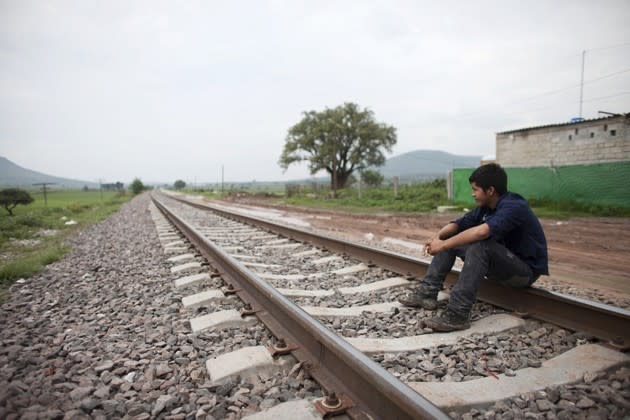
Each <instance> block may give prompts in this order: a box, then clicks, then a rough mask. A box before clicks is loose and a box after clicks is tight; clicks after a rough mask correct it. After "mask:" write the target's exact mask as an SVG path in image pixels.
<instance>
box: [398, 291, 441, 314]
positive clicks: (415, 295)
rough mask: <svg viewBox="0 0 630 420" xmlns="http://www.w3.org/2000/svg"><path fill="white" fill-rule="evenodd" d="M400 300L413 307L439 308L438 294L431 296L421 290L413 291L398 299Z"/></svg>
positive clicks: (430, 309)
mask: <svg viewBox="0 0 630 420" xmlns="http://www.w3.org/2000/svg"><path fill="white" fill-rule="evenodd" d="M398 302H400V303H402V304H403V305H405V306H410V307H412V308H424V309H427V310H429V311H434V310H436V309H437V306H438V303H437V296H429V295H425V294H423V293H420V292H411V293H409V294H407V295H406V296H403V297H401V298H400V299H398Z"/></svg>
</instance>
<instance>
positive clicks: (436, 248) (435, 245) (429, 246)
mask: <svg viewBox="0 0 630 420" xmlns="http://www.w3.org/2000/svg"><path fill="white" fill-rule="evenodd" d="M444 249H446V248H445V244H444V241H442V240H440V239H439V238H436V237H433V238H431V239H429V240H428V241H427V242H426V244H425V246H424V251H425V252H426V253H427V254H429V255H435V254H437V253H438V252H442V251H444Z"/></svg>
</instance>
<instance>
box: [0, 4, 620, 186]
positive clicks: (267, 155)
mask: <svg viewBox="0 0 630 420" xmlns="http://www.w3.org/2000/svg"><path fill="white" fill-rule="evenodd" d="M628 22H630V1H628V0H620V1H605V0H602V1H591V0H588V1H579V0H577V1H576V0H573V1H546V0H545V1H527V2H524V1H518V2H517V1H481V2H479V1H476V2H467V1H440V2H436V1H426V2H420V1H354V2H350V1H335V2H332V1H322V0H319V1H306V2H302V1H267V2H265V1H249V2H246V1H223V2H218V1H170V2H158V1H153V0H151V1H148V0H147V1H130V0H124V1H84V0H80V1H43V0H36V1H25V0H15V1H6V0H0V156H5V157H7V158H8V159H10V160H12V161H14V162H16V163H18V164H19V165H22V166H24V167H27V168H29V169H34V170H38V171H41V172H45V173H48V174H51V175H56V176H64V177H71V178H78V179H83V180H89V181H91V180H97V179H99V178H102V179H105V180H107V181H117V180H121V181H124V182H128V181H130V180H131V179H133V178H134V177H136V176H137V177H140V178H141V179H142V180H144V181H158V180H159V181H166V182H173V181H174V180H175V179H177V178H182V179H184V180H187V181H194V180H197V182H205V181H210V182H216V181H217V180H218V179H219V178H220V168H221V165H224V166H225V178H226V180H231V181H251V180H254V179H255V180H258V181H262V180H282V179H292V178H298V177H303V176H308V171H307V169H306V166H299V167H294V168H291V169H289V170H288V171H287V172H286V173H283V172H282V169H281V168H280V167H279V166H278V164H277V161H278V157H279V156H280V153H281V151H282V148H283V145H284V141H285V136H286V133H287V129H288V128H289V127H290V126H291V125H293V124H295V123H297V122H298V121H299V120H300V118H301V113H302V112H303V111H306V110H321V109H323V108H324V107H334V106H337V105H340V104H342V103H343V102H346V101H352V102H356V103H358V104H359V105H360V106H362V107H368V108H370V109H371V110H372V111H374V113H375V116H376V119H377V120H378V121H381V122H385V123H388V124H391V125H394V126H395V127H396V128H397V130H398V144H397V145H396V146H395V148H394V153H393V155H397V154H401V153H405V152H408V151H412V150H417V149H435V150H444V151H447V152H451V153H457V154H479V155H486V154H494V144H495V133H496V132H497V131H501V130H507V129H517V128H523V127H527V126H532V125H541V124H550V123H557V122H564V121H568V120H570V119H571V117H575V116H577V115H578V112H579V92H580V89H579V84H580V69H581V59H582V51H583V50H587V52H586V60H585V63H586V65H585V76H584V79H585V82H586V83H585V85H584V112H583V115H584V117H585V118H595V117H597V116H598V114H597V111H598V110H605V111H611V112H630V24H629V23H628ZM624 44H625V45H624ZM419 164H421V162H419Z"/></svg>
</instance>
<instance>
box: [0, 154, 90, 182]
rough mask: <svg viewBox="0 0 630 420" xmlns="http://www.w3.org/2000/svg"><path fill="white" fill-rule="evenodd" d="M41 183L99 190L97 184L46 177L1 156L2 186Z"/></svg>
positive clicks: (0, 179) (0, 173) (0, 178)
mask: <svg viewBox="0 0 630 420" xmlns="http://www.w3.org/2000/svg"><path fill="white" fill-rule="evenodd" d="M39 182H54V183H55V184H57V185H56V187H58V188H63V187H65V188H83V187H84V186H86V185H87V186H88V188H97V187H98V184H97V183H96V182H88V181H80V180H77V179H69V178H60V177H57V176H51V175H46V174H43V173H41V172H36V171H32V170H30V169H26V168H23V167H21V166H19V165H16V164H15V163H13V162H11V161H10V160H9V159H7V158H5V157H2V156H0V186H5V187H31V186H33V184H35V183H39Z"/></svg>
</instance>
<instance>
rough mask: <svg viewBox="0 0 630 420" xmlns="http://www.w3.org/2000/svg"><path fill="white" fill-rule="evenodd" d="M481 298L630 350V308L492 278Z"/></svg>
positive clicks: (294, 231)
mask: <svg viewBox="0 0 630 420" xmlns="http://www.w3.org/2000/svg"><path fill="white" fill-rule="evenodd" d="M169 197H171V198H172V199H174V200H177V201H180V202H182V203H184V204H187V205H190V206H193V207H196V208H199V209H202V210H209V211H212V212H215V213H217V214H219V215H221V216H223V217H226V218H229V219H232V220H237V221H239V222H242V223H247V224H250V225H254V226H258V227H260V228H263V229H266V230H269V231H271V232H274V233H277V234H279V235H282V236H286V237H289V238H292V239H295V240H297V241H301V242H307V243H310V244H311V245H313V246H316V247H322V248H326V249H329V250H332V251H335V252H339V253H344V254H347V255H350V256H352V257H354V258H357V259H359V260H361V261H364V262H366V263H368V264H375V265H378V266H380V267H384V268H386V269H388V270H390V271H393V272H395V273H399V274H402V275H406V276H408V277H422V276H423V275H424V273H425V272H426V270H427V268H428V266H429V264H428V263H426V262H424V261H421V260H419V259H417V258H414V257H411V256H408V255H403V254H400V253H396V252H393V251H388V250H383V249H379V248H374V247H370V246H367V245H363V244H358V243H354V242H350V241H346V240H341V239H338V238H333V237H331V236H327V235H323V234H319V233H314V232H310V231H307V230H303V229H299V228H295V227H288V226H283V225H281V224H278V223H274V222H270V221H268V220H262V219H258V218H255V217H252V216H246V215H243V214H238V213H232V212H228V211H226V210H223V209H220V208H218V207H215V206H213V205H211V204H208V203H204V204H201V203H194V202H191V201H188V200H184V199H182V198H179V197H173V196H169ZM458 276H459V271H458V270H453V271H451V272H450V273H449V275H448V276H447V279H446V282H447V284H452V283H454V282H455V281H457V278H458ZM478 298H479V299H480V300H482V301H484V302H488V303H490V304H492V305H496V306H499V307H501V308H505V309H508V310H511V311H514V312H516V313H518V314H520V315H522V316H529V317H532V318H535V319H539V320H542V321H546V322H549V323H552V324H555V325H558V326H561V327H563V328H566V329H569V330H572V331H580V332H585V333H587V334H590V335H592V336H594V337H596V338H598V339H600V340H603V341H605V342H607V343H608V344H609V345H610V346H612V347H614V348H617V349H619V350H623V351H627V350H628V349H630V311H627V310H625V309H621V308H617V307H614V306H611V305H606V304H603V303H598V302H592V301H588V300H585V299H581V298H578V297H575V296H570V295H565V294H562V293H556V292H550V291H547V290H543V289H540V288H537V287H529V288H526V289H517V288H512V287H506V286H502V285H500V284H497V283H494V282H491V281H485V282H482V284H481V287H480V289H479V292H478Z"/></svg>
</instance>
